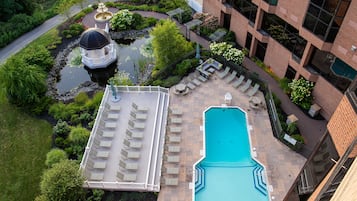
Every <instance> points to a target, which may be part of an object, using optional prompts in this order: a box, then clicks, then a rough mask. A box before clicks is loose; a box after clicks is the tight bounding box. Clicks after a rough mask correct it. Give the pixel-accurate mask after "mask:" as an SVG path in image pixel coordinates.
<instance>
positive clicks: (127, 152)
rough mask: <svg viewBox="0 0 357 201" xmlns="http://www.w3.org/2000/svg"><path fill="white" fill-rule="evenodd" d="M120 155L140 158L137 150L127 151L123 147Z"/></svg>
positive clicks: (125, 157)
mask: <svg viewBox="0 0 357 201" xmlns="http://www.w3.org/2000/svg"><path fill="white" fill-rule="evenodd" d="M120 153H121V156H122V158H123V159H139V158H140V152H138V151H127V150H125V149H122V150H121V152H120Z"/></svg>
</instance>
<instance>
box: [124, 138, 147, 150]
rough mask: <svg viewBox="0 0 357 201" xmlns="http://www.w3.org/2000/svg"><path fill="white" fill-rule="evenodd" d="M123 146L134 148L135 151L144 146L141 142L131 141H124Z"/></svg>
mask: <svg viewBox="0 0 357 201" xmlns="http://www.w3.org/2000/svg"><path fill="white" fill-rule="evenodd" d="M123 144H124V145H125V146H127V147H129V148H133V149H140V148H141V147H142V146H143V144H142V143H141V142H134V141H129V140H127V139H124V142H123Z"/></svg>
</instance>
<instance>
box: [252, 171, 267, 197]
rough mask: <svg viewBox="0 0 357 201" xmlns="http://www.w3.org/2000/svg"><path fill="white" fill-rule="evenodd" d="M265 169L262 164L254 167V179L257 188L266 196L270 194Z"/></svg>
mask: <svg viewBox="0 0 357 201" xmlns="http://www.w3.org/2000/svg"><path fill="white" fill-rule="evenodd" d="M263 171H264V169H263V168H262V167H261V166H260V165H256V166H255V168H254V169H253V181H254V187H255V189H257V190H258V191H259V192H261V193H262V194H263V195H265V196H266V195H267V194H268V191H267V184H266V182H265V178H264V175H263Z"/></svg>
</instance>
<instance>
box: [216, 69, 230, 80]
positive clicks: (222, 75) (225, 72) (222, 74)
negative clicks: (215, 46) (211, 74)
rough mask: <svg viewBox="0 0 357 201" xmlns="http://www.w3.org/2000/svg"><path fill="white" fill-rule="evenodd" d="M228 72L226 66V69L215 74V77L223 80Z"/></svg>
mask: <svg viewBox="0 0 357 201" xmlns="http://www.w3.org/2000/svg"><path fill="white" fill-rule="evenodd" d="M230 70H231V68H230V67H228V66H227V67H226V69H224V71H223V72H219V73H218V74H217V76H218V77H219V78H221V79H223V78H224V77H226V76H227V75H228V73H229V71H230Z"/></svg>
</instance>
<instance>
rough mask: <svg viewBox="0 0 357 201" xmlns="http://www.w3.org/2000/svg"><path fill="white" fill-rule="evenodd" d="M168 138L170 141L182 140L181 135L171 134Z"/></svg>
mask: <svg viewBox="0 0 357 201" xmlns="http://www.w3.org/2000/svg"><path fill="white" fill-rule="evenodd" d="M168 140H169V142H170V143H178V142H181V137H180V136H172V135H169V137H168Z"/></svg>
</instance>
